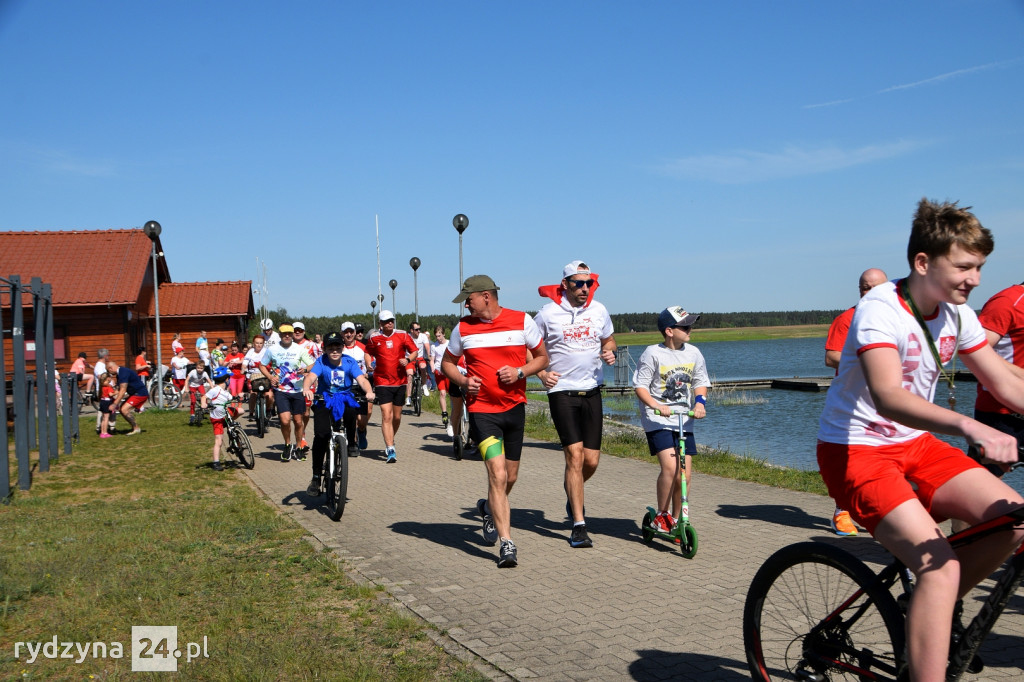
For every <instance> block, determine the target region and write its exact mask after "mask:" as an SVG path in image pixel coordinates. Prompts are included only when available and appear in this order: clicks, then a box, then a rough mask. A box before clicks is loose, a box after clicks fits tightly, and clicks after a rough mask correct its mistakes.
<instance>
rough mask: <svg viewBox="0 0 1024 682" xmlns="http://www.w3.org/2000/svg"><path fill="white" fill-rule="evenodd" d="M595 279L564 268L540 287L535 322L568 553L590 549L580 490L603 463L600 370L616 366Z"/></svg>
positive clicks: (574, 266)
mask: <svg viewBox="0 0 1024 682" xmlns="http://www.w3.org/2000/svg"><path fill="white" fill-rule="evenodd" d="M597 277H598V276H597V275H596V274H594V273H592V272H591V271H590V267H589V266H588V265H587V264H586V263H584V262H583V261H580V260H574V261H572V262H571V263H569V264H568V265H566V266H565V267H564V268H562V282H561V284H559V285H555V286H553V287H551V286H544V287H540V289H539V291H540V294H541V296H546V297H548V298H551V299H552V300H551V303H548V304H547V305H545V306H544V307H543V308H541V310H540V312H539V313H537V317H536V318H534V321H535V322H536V323H537V328H538V329H539V330H540V334H541V336H542V337H543V338H544V345H545V347H546V348H547V349H548V355H549V356H550V364H549V365H548V368H547V369H546V370H541V371H539V372H538V373H537V376H538V377H539V378H540V380H541V383H542V384H544V387H545V388H546V389H548V404H549V407H550V409H551V421H552V422H554V424H555V430H556V431H557V432H558V439H559V441H561V445H562V451H563V453H564V454H565V477H564V481H563V487H564V488H565V496H566V502H565V513H566V515H567V516H568V517H569V520H570V521H571V522H572V524H573V527H572V533H571V535H570V537H569V545H570V546H571V547H591V546H593V541H592V540H591V538H590V535H589V534H588V533H587V526H586V521H585V519H584V513H583V509H584V504H583V484H584V483H586V482H587V481H588V480H589V479H590V477H591V476H593V475H594V472H595V471H597V464H598V461H599V460H600V457H601V429H602V427H603V425H604V409H603V406H602V404H601V386H602V385H603V384H604V367H603V366H602V362H603V363H604V364H607V365H614V364H615V349H616V345H615V337H614V336H612V334H613V332H614V330H613V327H612V319H611V316H610V315H609V314H608V310H607V309H606V308H605V307H604V306H603V305H602V304H601V303H599V302H598V301H595V300H594V292H595V290H596V289H597Z"/></svg>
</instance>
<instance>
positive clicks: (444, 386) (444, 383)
mask: <svg viewBox="0 0 1024 682" xmlns="http://www.w3.org/2000/svg"><path fill="white" fill-rule="evenodd" d="M434 381H436V382H437V390H439V391H444V392H445V393H447V392H448V377H446V376H445V375H444V374H442V373H441V372H434Z"/></svg>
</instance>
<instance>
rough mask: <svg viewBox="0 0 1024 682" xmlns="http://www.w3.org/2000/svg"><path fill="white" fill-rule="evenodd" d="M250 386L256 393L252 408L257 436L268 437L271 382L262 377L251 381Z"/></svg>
mask: <svg viewBox="0 0 1024 682" xmlns="http://www.w3.org/2000/svg"><path fill="white" fill-rule="evenodd" d="M250 384H251V385H252V390H253V391H255V393H256V402H255V403H254V405H253V408H252V413H253V416H254V417H255V420H254V421H255V422H256V435H257V436H259V437H260V438H263V436H265V435H267V429H269V428H270V416H269V415H268V414H267V393H268V392H269V391H270V380H269V379H267V378H266V377H264V376H260V377H257V378H256V379H253V380H252V381H250Z"/></svg>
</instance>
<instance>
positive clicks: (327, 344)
mask: <svg viewBox="0 0 1024 682" xmlns="http://www.w3.org/2000/svg"><path fill="white" fill-rule="evenodd" d="M344 351H345V341H344V340H343V339H342V335H341V334H339V333H338V332H331V333H330V334H328V335H327V338H326V339H324V354H323V355H321V356H320V357H318V358H317V359H316V362H314V363H313V366H312V367H310V369H309V372H308V373H307V374H306V376H305V378H304V379H303V380H302V395H303V397H304V398H305V399H306V400H307V401H310V402H311V403H312V404H313V480H312V481H310V483H309V487H308V488H307V489H306V492H307V493H309V494H310V495H316V494H318V493H319V492H320V472H321V471H322V470H323V466H324V457H325V456H326V454H327V445H328V443H329V442H330V440H331V427H332V426H333V424H334V422H335V421H338V420H343V421H344V423H345V430H346V438H348V442H349V443H350V444H351V446H352V447H355V438H356V410H357V408H358V407H359V403H358V402H356V400H355V398H354V397H353V395H352V386H353V384H355V385H358V386H359V388H361V389H363V391H364V392H365V393H366V399H367V400H368V401H372V400H373V398H374V394H373V386H372V385H371V384H370V382H369V380H367V378H366V375H365V374H363V370H362V369H361V368H360V367H359V363H358V362H357V361H356V360H355V359H354V358H352V357H351V356H349V355H345V353H344ZM314 384H316V388H315V390H316V396H317V398H318V399H317V400H315V401H314V395H313V391H314V386H313V385H314Z"/></svg>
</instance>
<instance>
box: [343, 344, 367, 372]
mask: <svg viewBox="0 0 1024 682" xmlns="http://www.w3.org/2000/svg"><path fill="white" fill-rule="evenodd" d="M341 354H342V355H347V356H349V357H350V358H352V359H353V360H355V361H356V362H358V363H359V369H361V370H363V374H366V353H365V352H363V349H362V348H360V347H359V344H357V343H356V344H352V347H351V348H350V347H348V346H345V348H344V349H343V350H342V351H341Z"/></svg>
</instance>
